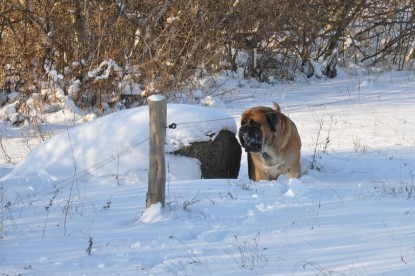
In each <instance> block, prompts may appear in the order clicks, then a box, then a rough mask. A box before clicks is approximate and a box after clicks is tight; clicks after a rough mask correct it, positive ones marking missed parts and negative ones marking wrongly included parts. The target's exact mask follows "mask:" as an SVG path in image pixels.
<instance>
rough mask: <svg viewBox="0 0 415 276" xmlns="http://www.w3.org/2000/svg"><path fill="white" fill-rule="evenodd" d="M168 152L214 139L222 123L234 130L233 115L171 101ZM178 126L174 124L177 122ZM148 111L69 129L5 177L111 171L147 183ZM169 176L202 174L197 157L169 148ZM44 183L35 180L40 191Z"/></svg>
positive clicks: (53, 177) (20, 179) (45, 178)
mask: <svg viewBox="0 0 415 276" xmlns="http://www.w3.org/2000/svg"><path fill="white" fill-rule="evenodd" d="M167 124H168V125H171V128H168V129H167V135H166V137H167V138H166V152H173V151H175V150H178V149H180V148H181V147H183V146H185V145H188V144H189V143H192V142H196V141H208V140H209V139H214V138H215V136H216V134H218V133H219V132H220V131H221V130H222V129H226V130H229V131H232V132H234V133H236V131H237V127H236V122H235V119H234V118H232V117H231V116H229V115H227V114H225V113H223V112H220V111H217V110H214V109H210V108H207V107H202V106H194V105H183V104H169V105H168V108H167ZM173 126H174V127H173ZM148 138H149V111H148V107H147V106H143V107H139V108H134V109H129V110H124V111H120V112H117V113H114V114H111V115H107V116H104V117H102V118H99V119H95V120H93V121H91V122H89V123H85V124H83V125H80V126H77V127H74V128H71V129H68V130H66V131H64V132H62V133H60V134H58V135H56V136H54V137H52V138H51V139H49V140H47V141H46V142H44V143H42V144H40V145H39V146H38V147H37V148H35V149H34V150H33V151H32V152H31V153H30V154H29V155H28V156H27V158H26V159H25V160H24V161H22V162H21V163H19V164H18V165H17V166H16V168H15V169H14V170H13V171H12V172H10V173H9V174H8V175H6V176H5V177H4V178H3V179H2V181H3V183H7V182H8V181H11V180H13V183H20V184H25V185H23V186H24V187H25V189H27V187H28V186H29V185H26V184H29V183H41V184H40V185H41V186H43V185H45V183H49V184H54V183H55V182H56V181H58V182H59V181H74V180H78V179H81V178H84V177H91V176H99V177H107V178H108V184H111V183H112V184H111V185H113V183H115V181H114V179H117V180H118V181H117V182H118V183H117V184H118V185H120V183H119V182H120V181H119V180H120V179H121V180H123V179H124V180H125V181H124V182H123V183H121V184H124V185H138V184H144V183H147V177H148V163H149V157H148V153H149V146H148V144H149V143H148ZM166 163H167V166H168V169H167V174H168V175H167V177H168V180H169V181H179V180H188V179H197V178H199V179H200V177H201V173H200V165H199V161H198V160H196V159H192V158H186V157H179V156H174V155H172V154H167V156H166ZM39 188H41V187H34V186H31V189H32V190H34V191H36V189H39Z"/></svg>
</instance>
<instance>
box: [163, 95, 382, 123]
mask: <svg viewBox="0 0 415 276" xmlns="http://www.w3.org/2000/svg"><path fill="white" fill-rule="evenodd" d="M383 94H386V92H385V93H377V94H372V95H367V96H359V97H349V98H347V99H341V100H336V101H330V102H325V103H316V104H310V105H306V106H298V107H291V108H286V109H285V111H293V110H303V109H310V108H313V107H319V106H326V105H331V104H336V103H341V102H348V101H352V102H353V101H358V100H365V99H370V98H380V96H381V95H383ZM270 108H271V107H270ZM271 109H272V108H271ZM272 112H274V110H273V111H272ZM270 113H271V111H270ZM265 114H267V113H266V112H265ZM240 117H241V116H229V117H226V118H225V117H224V118H218V119H208V120H199V121H190V122H184V123H171V124H169V125H167V127H166V128H169V129H176V128H177V127H178V126H179V125H189V124H199V123H205V122H214V121H224V120H235V119H238V118H240Z"/></svg>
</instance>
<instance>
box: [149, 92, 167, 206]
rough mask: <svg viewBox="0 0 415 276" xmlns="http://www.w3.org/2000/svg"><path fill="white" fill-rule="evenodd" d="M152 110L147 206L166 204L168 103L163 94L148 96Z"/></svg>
mask: <svg viewBox="0 0 415 276" xmlns="http://www.w3.org/2000/svg"><path fill="white" fill-rule="evenodd" d="M148 108H149V112H150V154H149V155H150V163H149V170H148V191H147V199H146V207H147V208H148V207H150V206H151V205H152V204H155V203H157V202H160V203H161V205H162V207H164V204H165V190H166V165H165V158H164V145H165V143H166V125H167V103H166V99H165V98H164V96H162V95H152V96H150V97H149V98H148Z"/></svg>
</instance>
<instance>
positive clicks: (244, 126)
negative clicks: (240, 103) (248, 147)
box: [239, 125, 249, 132]
mask: <svg viewBox="0 0 415 276" xmlns="http://www.w3.org/2000/svg"><path fill="white" fill-rule="evenodd" d="M248 129H249V126H247V125H243V126H241V127H240V128H239V132H247V131H248Z"/></svg>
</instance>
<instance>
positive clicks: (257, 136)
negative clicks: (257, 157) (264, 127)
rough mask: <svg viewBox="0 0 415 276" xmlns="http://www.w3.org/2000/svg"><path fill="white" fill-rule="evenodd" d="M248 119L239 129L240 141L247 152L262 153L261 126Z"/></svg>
mask: <svg viewBox="0 0 415 276" xmlns="http://www.w3.org/2000/svg"><path fill="white" fill-rule="evenodd" d="M246 118H247V120H245V122H242V124H241V127H240V128H239V141H240V142H241V144H242V147H244V148H245V151H246V152H250V151H252V152H260V151H261V149H262V143H263V138H262V131H261V124H260V123H258V122H256V121H254V120H252V119H250V118H248V117H246Z"/></svg>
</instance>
